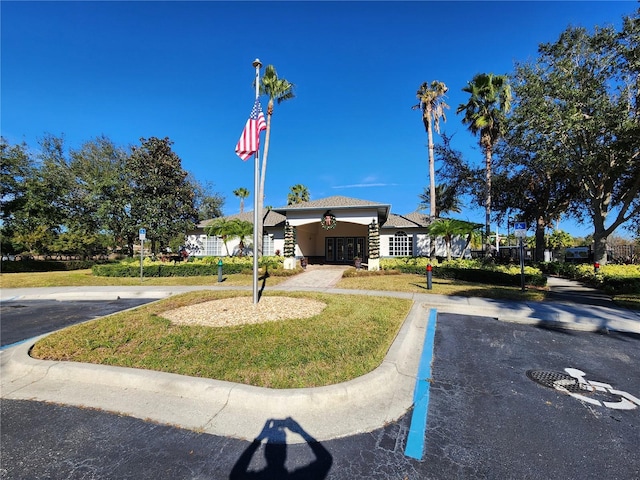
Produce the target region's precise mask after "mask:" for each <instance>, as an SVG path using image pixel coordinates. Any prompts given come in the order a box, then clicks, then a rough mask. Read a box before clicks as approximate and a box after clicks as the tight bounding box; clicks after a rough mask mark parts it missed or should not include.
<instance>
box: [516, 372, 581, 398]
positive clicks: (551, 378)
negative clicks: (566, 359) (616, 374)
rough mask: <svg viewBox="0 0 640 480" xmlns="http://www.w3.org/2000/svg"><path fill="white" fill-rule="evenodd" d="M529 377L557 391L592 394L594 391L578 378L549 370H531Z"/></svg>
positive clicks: (528, 373)
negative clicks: (560, 388) (562, 389)
mask: <svg viewBox="0 0 640 480" xmlns="http://www.w3.org/2000/svg"><path fill="white" fill-rule="evenodd" d="M527 377H529V379H530V380H533V381H534V382H536V383H538V384H540V385H542V386H543V387H548V388H553V389H557V388H558V387H562V388H564V389H566V390H567V391H569V392H571V393H582V394H584V393H592V392H593V389H592V388H591V387H590V386H589V385H587V384H585V383H580V382H578V379H577V378H574V377H572V376H571V375H568V374H566V373H562V372H550V371H549V370H529V371H527Z"/></svg>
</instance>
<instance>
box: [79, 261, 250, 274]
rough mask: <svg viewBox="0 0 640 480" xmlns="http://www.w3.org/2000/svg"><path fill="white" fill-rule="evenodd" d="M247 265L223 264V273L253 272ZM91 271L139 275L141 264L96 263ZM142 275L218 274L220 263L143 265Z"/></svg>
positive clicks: (94, 272) (95, 272)
mask: <svg viewBox="0 0 640 480" xmlns="http://www.w3.org/2000/svg"><path fill="white" fill-rule="evenodd" d="M251 271H252V270H250V269H249V270H247V268H246V266H245V265H239V264H232V263H229V264H223V266H222V273H223V274H224V275H230V274H232V273H251ZM91 272H92V273H93V274H94V275H95V276H97V277H139V276H140V265H137V266H136V265H134V264H117V265H94V267H93V268H92V269H91ZM142 275H143V276H145V277H200V276H212V275H218V265H214V264H205V263H188V262H187V263H178V264H176V265H172V264H168V263H167V264H151V265H143V267H142Z"/></svg>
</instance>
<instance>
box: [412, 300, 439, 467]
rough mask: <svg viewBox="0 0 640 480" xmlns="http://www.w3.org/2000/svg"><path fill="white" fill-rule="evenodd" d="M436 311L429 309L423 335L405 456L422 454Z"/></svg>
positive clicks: (419, 458)
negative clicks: (425, 329)
mask: <svg viewBox="0 0 640 480" xmlns="http://www.w3.org/2000/svg"><path fill="white" fill-rule="evenodd" d="M437 317H438V312H437V310H436V309H435V308H432V309H430V310H429V322H428V323H427V331H426V333H425V336H424V344H423V346H422V354H421V355H420V364H419V366H418V376H417V379H416V387H415V390H414V392H413V414H412V415H411V425H410V427H409V434H408V435H407V445H406V447H405V450H404V454H405V455H406V456H407V457H411V458H415V459H417V460H422V456H423V454H424V442H425V432H426V429H427V411H428V408H429V385H430V381H431V362H432V360H433V340H434V337H435V333H436V321H437Z"/></svg>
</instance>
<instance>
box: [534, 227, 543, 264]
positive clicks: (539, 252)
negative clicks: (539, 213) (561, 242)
mask: <svg viewBox="0 0 640 480" xmlns="http://www.w3.org/2000/svg"><path fill="white" fill-rule="evenodd" d="M544 228H545V221H544V218H542V217H538V219H537V220H536V256H535V260H536V262H544V249H545V241H544V240H545V239H544Z"/></svg>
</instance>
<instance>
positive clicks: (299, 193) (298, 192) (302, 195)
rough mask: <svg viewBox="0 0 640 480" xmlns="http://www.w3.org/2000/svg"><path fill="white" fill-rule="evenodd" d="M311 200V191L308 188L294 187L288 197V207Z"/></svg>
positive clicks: (302, 186) (299, 185)
mask: <svg viewBox="0 0 640 480" xmlns="http://www.w3.org/2000/svg"><path fill="white" fill-rule="evenodd" d="M309 198H310V197H309V189H308V188H307V187H305V186H304V185H301V184H297V185H293V186H292V187H291V188H290V193H289V194H288V195H287V205H295V204H298V203H302V202H308V201H309Z"/></svg>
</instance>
